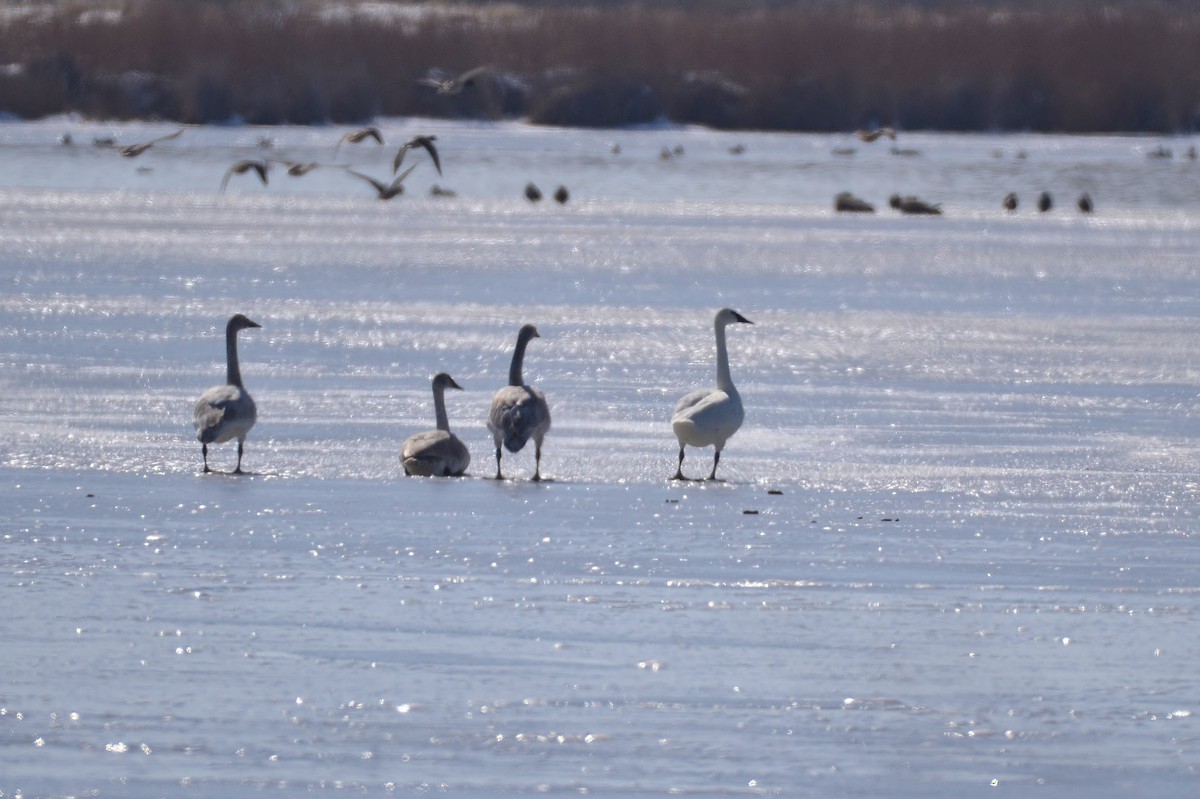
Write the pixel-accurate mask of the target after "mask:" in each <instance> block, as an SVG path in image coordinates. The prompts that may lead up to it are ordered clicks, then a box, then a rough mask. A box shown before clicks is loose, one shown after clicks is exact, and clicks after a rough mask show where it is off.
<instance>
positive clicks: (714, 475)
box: [708, 450, 721, 480]
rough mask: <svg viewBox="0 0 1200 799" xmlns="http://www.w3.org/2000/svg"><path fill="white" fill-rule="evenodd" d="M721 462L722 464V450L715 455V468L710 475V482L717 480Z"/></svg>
mask: <svg viewBox="0 0 1200 799" xmlns="http://www.w3.org/2000/svg"><path fill="white" fill-rule="evenodd" d="M720 462H721V450H717V452H716V454H715V455H713V468H712V472H711V473H710V474H709V475H708V479H709V480H716V479H717V464H718V463H720Z"/></svg>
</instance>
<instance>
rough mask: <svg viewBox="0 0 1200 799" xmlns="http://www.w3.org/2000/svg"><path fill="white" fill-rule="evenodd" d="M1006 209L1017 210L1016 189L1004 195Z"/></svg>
mask: <svg viewBox="0 0 1200 799" xmlns="http://www.w3.org/2000/svg"><path fill="white" fill-rule="evenodd" d="M1004 210H1005V211H1010V212H1011V211H1015V210H1017V193H1016V192H1015V191H1010V192H1009V193H1008V194H1006V195H1004Z"/></svg>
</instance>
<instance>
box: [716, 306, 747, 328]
mask: <svg viewBox="0 0 1200 799" xmlns="http://www.w3.org/2000/svg"><path fill="white" fill-rule="evenodd" d="M734 322H741V323H742V324H746V325H752V324H754V323H753V322H751V321H750V320H749V319H747V318H746V317H744V316H742V315H741V314H740V313H738V312H737V311H735V310H733V309H732V308H722V309H721V310H719V311H717V319H716V323H717V327H725V325H731V324H733V323H734Z"/></svg>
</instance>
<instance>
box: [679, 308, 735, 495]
mask: <svg viewBox="0 0 1200 799" xmlns="http://www.w3.org/2000/svg"><path fill="white" fill-rule="evenodd" d="M735 322H741V323H743V324H748V325H749V324H753V322H751V321H750V320H749V319H747V318H746V317H744V316H742V315H741V314H740V313H738V312H737V311H735V310H733V309H732V308H722V309H721V310H719V311H717V315H716V317H715V318H714V319H713V328H714V330H715V332H716V337H717V386H716V388H701V389H697V390H696V391H693V392H691V393H689V394H686V395H684V397H683V398H682V399H680V400H679V402H677V403H676V404H675V413H674V414H673V415H672V416H671V427H672V429H673V430H674V431H675V438H676V439H678V440H679V468H678V469H676V470H675V476H674V477H672V478H671V479H672V480H684V479H686V478H685V477H684V476H683V451H684V448H685V447H687V446H692V447H714V448H715V449H716V452H715V453H714V454H713V466H712V471H711V472H710V473H709V475H708V479H709V480H716V479H717V464H718V463H720V462H721V450H723V449H724V448H725V442H726V441H728V440H729V437H730V436H732V435H733V434H734V433H736V432H737V431H738V428H739V427H741V426H742V420H743V419H744V418H745V412H744V411H743V410H742V398H741V397H740V396H738V392H737V389H736V388H735V387H734V385H733V378H732V377H731V376H730V374H729V351H728V350H727V349H726V347H725V328H726V327H727V326H729V325H731V324H733V323H735Z"/></svg>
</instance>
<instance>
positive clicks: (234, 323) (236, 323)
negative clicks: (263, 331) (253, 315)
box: [225, 313, 262, 333]
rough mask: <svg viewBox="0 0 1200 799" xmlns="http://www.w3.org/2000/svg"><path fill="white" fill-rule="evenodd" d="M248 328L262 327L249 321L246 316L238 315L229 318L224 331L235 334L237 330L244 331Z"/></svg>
mask: <svg viewBox="0 0 1200 799" xmlns="http://www.w3.org/2000/svg"><path fill="white" fill-rule="evenodd" d="M250 327H262V325H260V324H259V323H258V322H255V321H253V320H251V319H250V318H249V317H248V316H245V315H244V314H240V313H238V314H234V315H233V316H231V317H229V324H228V325H226V326H225V330H226V331H227V332H233V333H236V332H238V331H239V330H245V329H247V328H250Z"/></svg>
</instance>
